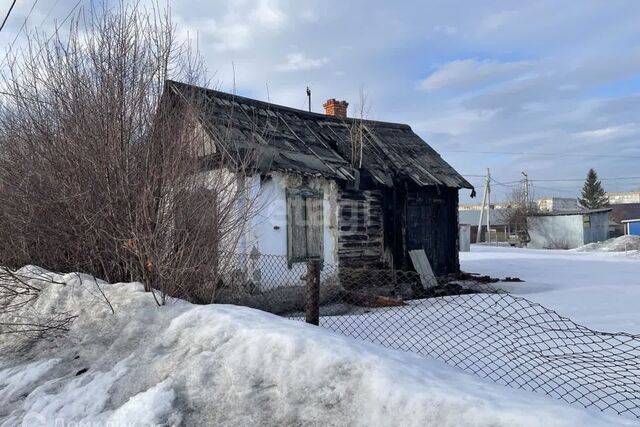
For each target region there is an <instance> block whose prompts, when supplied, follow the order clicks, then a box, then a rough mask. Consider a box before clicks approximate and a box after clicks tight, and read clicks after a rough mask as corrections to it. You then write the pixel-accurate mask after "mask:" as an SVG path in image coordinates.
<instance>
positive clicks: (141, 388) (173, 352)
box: [0, 273, 637, 427]
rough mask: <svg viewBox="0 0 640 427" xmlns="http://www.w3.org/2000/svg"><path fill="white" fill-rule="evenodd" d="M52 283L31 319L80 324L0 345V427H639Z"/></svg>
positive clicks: (453, 377)
mask: <svg viewBox="0 0 640 427" xmlns="http://www.w3.org/2000/svg"><path fill="white" fill-rule="evenodd" d="M511 274H513V273H511ZM51 276H52V277H53V278H54V279H55V281H56V282H60V283H64V284H56V283H47V284H43V283H42V282H41V281H37V282H38V283H37V284H38V286H42V287H43V291H42V293H41V295H40V297H39V298H38V300H37V301H36V306H35V308H36V309H37V310H39V311H40V312H42V313H47V312H52V311H54V310H55V311H67V312H73V313H76V314H77V315H78V317H77V319H76V320H75V321H74V322H73V324H72V326H71V331H70V332H69V333H68V334H66V335H63V336H60V337H57V338H55V339H52V340H40V341H38V342H32V343H25V342H19V341H18V339H17V337H16V336H9V337H8V336H0V354H2V356H1V359H0V426H2V427H13V426H16V425H28V426H40V425H46V426H53V425H55V426H58V425H69V424H72V423H75V425H109V426H119V425H127V426H130V425H135V426H147V425H189V426H191V425H196V426H197V425H203V426H204V425H234V426H235V425H251V426H253V425H320V424H322V425H328V426H331V425H362V426H365V425H366V426H369V425H383V426H384V425H389V426H391V425H405V426H412V425H414V426H462V427H464V426H476V427H478V426H493V427H497V426H516V425H517V426H584V425H589V426H629V425H637V423H636V422H635V421H634V420H627V419H624V418H621V417H616V416H609V415H605V414H602V413H599V412H595V411H589V410H583V409H580V408H577V407H573V406H569V405H566V404H563V403H561V402H559V401H556V400H553V399H551V398H547V397H544V396H540V395H536V394H532V393H527V392H524V391H518V390H514V389H510V388H506V387H502V386H499V385H496V384H493V383H491V382H489V381H486V380H482V379H480V378H478V377H475V376H472V375H468V374H465V373H463V372H462V371H459V370H457V369H454V368H451V367H448V366H446V365H444V364H442V363H440V362H437V361H434V360H431V359H428V358H423V357H420V356H417V355H413V354H409V353H404V352H400V351H393V350H387V349H384V348H382V347H379V346H376V345H374V344H368V343H363V342H358V341H354V340H352V339H350V338H348V337H344V336H340V335H337V334H334V333H331V332H329V331H327V330H324V329H322V328H318V327H314V326H310V325H306V324H304V323H300V322H294V321H291V320H286V319H283V318H280V317H277V316H274V315H270V314H266V313H263V312H259V311H256V310H253V309H249V308H243V307H235V306H227V305H210V306H195V305H191V304H188V303H186V302H183V301H174V302H173V303H171V304H170V305H168V306H165V307H157V306H155V304H154V302H153V298H152V297H151V295H150V294H148V293H145V292H143V288H142V286H141V285H140V284H135V283H133V284H114V285H108V284H100V286H101V287H102V290H103V291H104V294H105V295H106V296H107V297H108V299H109V301H110V302H111V304H112V305H113V307H114V309H115V313H112V312H111V309H110V308H109V306H108V305H107V304H106V303H105V302H104V301H103V300H102V299H101V297H100V295H99V293H97V292H96V291H95V290H96V286H97V284H96V283H95V282H93V281H92V279H90V278H89V277H86V276H80V275H64V276H58V275H53V274H52V275H51ZM32 282H33V283H34V284H35V283H36V281H32ZM25 344H30V345H25Z"/></svg>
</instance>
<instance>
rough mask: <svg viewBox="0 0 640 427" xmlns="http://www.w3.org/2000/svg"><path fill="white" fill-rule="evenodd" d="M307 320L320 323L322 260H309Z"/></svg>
mask: <svg viewBox="0 0 640 427" xmlns="http://www.w3.org/2000/svg"><path fill="white" fill-rule="evenodd" d="M305 303H306V322H307V323H311V324H313V325H316V326H317V325H319V324H320V261H319V260H309V261H308V262H307V290H306V301H305Z"/></svg>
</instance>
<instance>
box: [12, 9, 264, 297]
mask: <svg viewBox="0 0 640 427" xmlns="http://www.w3.org/2000/svg"><path fill="white" fill-rule="evenodd" d="M168 78H172V79H176V80H181V81H184V82H187V83H191V84H200V85H208V84H209V83H210V82H209V81H208V79H207V77H206V69H205V67H204V65H203V63H202V60H201V58H200V57H199V56H198V54H197V52H195V51H194V50H193V49H192V46H191V45H190V44H189V43H188V42H183V43H180V42H178V41H177V39H176V35H175V28H174V26H173V24H172V23H171V17H170V15H169V13H168V11H166V10H165V11H163V10H161V9H159V8H157V7H155V8H152V9H151V10H146V9H143V8H142V7H141V6H140V5H139V4H138V3H137V2H134V3H133V4H131V5H125V4H124V3H120V4H119V5H116V6H114V7H113V8H109V7H108V6H104V7H102V8H100V7H98V6H91V7H90V8H89V9H88V11H86V12H81V14H79V15H78V16H77V17H76V18H75V19H73V20H72V23H71V26H70V29H69V31H68V33H65V34H63V33H62V31H61V30H58V31H56V33H55V34H54V35H53V36H48V35H44V34H37V33H36V34H34V33H32V34H29V35H28V36H27V47H26V49H24V50H22V51H21V52H20V53H18V54H16V55H13V56H12V57H11V60H10V63H9V66H8V72H7V73H6V74H4V75H3V81H2V84H3V86H4V90H5V92H6V93H7V94H8V95H7V96H6V98H5V102H4V103H2V105H1V106H0V242H2V246H0V265H5V266H8V267H11V268H17V267H19V266H21V265H24V264H36V265H39V266H42V267H44V268H46V269H49V270H53V271H80V272H85V273H88V274H91V275H94V276H96V277H99V278H103V279H105V280H107V281H110V282H118V281H142V282H143V283H144V285H145V288H146V289H147V290H148V291H154V297H156V301H157V302H158V303H159V304H163V303H164V302H165V301H166V298H167V297H168V296H177V297H184V298H192V299H195V300H197V301H199V302H211V301H212V300H213V299H214V298H215V294H216V292H217V287H218V285H219V277H220V269H221V268H224V265H225V264H224V259H223V258H224V257H223V256H222V255H221V254H222V251H223V250H224V251H229V250H233V248H234V245H235V242H237V239H239V237H240V236H241V235H242V233H243V230H244V227H245V225H246V223H247V220H248V218H249V217H250V213H249V212H250V211H251V209H253V203H252V199H251V197H250V195H249V192H248V189H247V186H246V185H245V177H246V176H247V175H249V174H250V173H251V171H250V168H251V165H252V164H253V163H254V160H255V156H256V153H255V152H254V151H253V150H251V149H242V150H240V149H238V148H237V147H234V146H233V144H232V141H231V140H230V138H229V137H228V134H230V133H231V132H228V133H227V134H223V135H212V134H211V133H209V132H208V131H207V129H204V128H203V127H202V126H200V121H199V119H200V116H199V115H198V114H199V113H198V111H200V109H199V108H197V107H198V103H199V102H203V101H201V100H200V99H198V98H197V97H196V96H195V94H194V96H193V97H189V96H188V95H185V94H184V93H181V94H180V96H177V95H175V94H172V93H170V91H169V90H168V89H167V86H166V81H167V79H168ZM166 89H167V90H166ZM222 147H224V150H223V149H221V148H222ZM203 159H204V160H206V161H204V160H203ZM155 291H158V292H155Z"/></svg>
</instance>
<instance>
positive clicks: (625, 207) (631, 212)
mask: <svg viewBox="0 0 640 427" xmlns="http://www.w3.org/2000/svg"><path fill="white" fill-rule="evenodd" d="M610 206H611V219H612V220H613V221H616V222H623V221H627V220H631V219H636V218H640V203H624V204H612V205H610Z"/></svg>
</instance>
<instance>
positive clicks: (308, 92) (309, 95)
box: [307, 86, 311, 112]
mask: <svg viewBox="0 0 640 427" xmlns="http://www.w3.org/2000/svg"><path fill="white" fill-rule="evenodd" d="M307 98H308V100H309V112H311V89H309V86H307Z"/></svg>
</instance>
